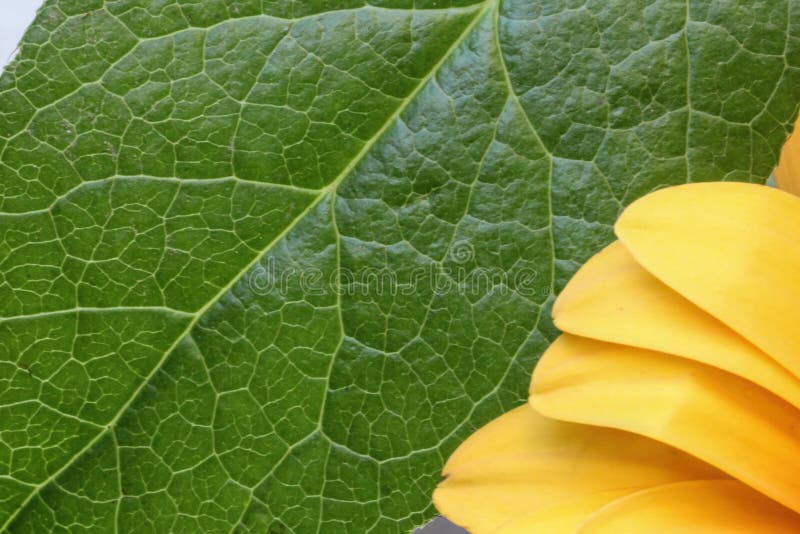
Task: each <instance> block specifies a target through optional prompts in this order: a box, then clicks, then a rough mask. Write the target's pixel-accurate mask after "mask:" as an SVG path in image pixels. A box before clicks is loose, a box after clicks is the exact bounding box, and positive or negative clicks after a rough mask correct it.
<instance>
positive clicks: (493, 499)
mask: <svg viewBox="0 0 800 534" xmlns="http://www.w3.org/2000/svg"><path fill="white" fill-rule="evenodd" d="M615 231H616V234H617V236H618V238H619V241H617V242H615V243H613V244H611V245H610V246H608V247H607V248H606V249H605V250H603V251H602V252H600V253H599V254H597V255H596V256H595V257H593V258H592V259H591V260H589V262H588V263H586V265H584V266H583V267H582V268H581V269H580V270H579V271H578V273H577V274H576V275H575V276H574V277H573V279H572V280H571V281H570V283H569V284H568V285H567V287H566V288H565V289H564V291H563V292H562V294H561V295H560V296H559V298H558V299H557V301H556V303H555V305H554V308H553V316H554V319H555V322H556V325H557V326H558V327H559V328H560V329H561V330H562V331H563V332H564V334H562V335H561V337H559V338H558V339H557V340H556V341H555V342H554V343H553V344H552V345H551V346H550V348H549V349H548V350H547V351H546V352H545V354H544V355H543V356H542V359H541V361H540V362H539V364H538V365H537V366H536V369H535V371H534V374H533V380H532V382H531V389H530V402H529V403H528V404H527V405H525V406H521V407H519V408H516V409H515V410H512V411H511V412H508V413H506V414H505V415H503V416H501V417H500V418H498V419H496V420H495V421H493V422H491V423H489V424H488V425H487V426H485V427H484V428H482V429H480V430H479V431H477V432H476V433H475V434H474V435H473V436H471V437H470V438H469V439H468V440H467V441H466V442H465V443H464V444H462V445H461V447H459V448H458V450H456V451H455V453H454V454H453V455H452V456H451V458H450V459H449V461H448V462H447V464H446V465H445V468H444V475H445V476H446V477H447V478H446V479H445V480H444V481H443V482H442V483H441V484H440V485H439V487H438V488H437V490H436V492H435V493H434V502H435V504H436V506H437V508H438V509H439V511H440V512H441V513H442V514H444V515H445V516H447V517H448V518H450V519H451V520H453V521H454V522H456V523H458V524H460V525H463V526H465V527H466V528H467V529H468V530H470V531H471V532H474V533H485V532H496V533H498V534H513V533H517V532H519V533H542V534H561V533H570V534H571V533H581V534H583V533H591V534H595V533H610V534H626V533H631V534H642V533H645V534H649V533H661V532H686V533H704V534H705V533H709V532H710V533H716V532H720V533H721V532H725V533H730V532H739V533H758V534H762V533H789V532H793V533H796V532H800V514H798V513H797V512H800V379H798V377H800V198H798V197H795V196H792V195H789V194H787V193H785V192H782V191H778V190H776V189H772V188H769V187H764V186H758V185H751V184H739V183H704V184H691V185H684V186H679V187H673V188H669V189H664V190H661V191H657V192H655V193H652V194H650V195H648V196H646V197H644V198H642V199H640V200H638V201H637V202H635V203H633V204H632V205H631V206H630V207H629V208H628V209H627V210H625V212H624V213H623V214H622V216H621V218H620V219H619V221H618V222H617V224H616V227H615Z"/></svg>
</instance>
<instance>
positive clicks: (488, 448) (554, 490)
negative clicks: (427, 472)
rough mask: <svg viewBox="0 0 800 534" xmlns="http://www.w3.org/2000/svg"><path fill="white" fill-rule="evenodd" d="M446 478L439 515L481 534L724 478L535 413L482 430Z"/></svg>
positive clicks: (651, 447)
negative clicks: (670, 486) (660, 488)
mask: <svg viewBox="0 0 800 534" xmlns="http://www.w3.org/2000/svg"><path fill="white" fill-rule="evenodd" d="M443 474H444V475H445V476H446V477H447V479H446V480H445V481H444V482H443V483H442V484H440V485H439V487H438V488H437V489H436V492H435V493H434V503H435V504H436V507H437V508H438V509H439V511H441V512H442V513H443V514H444V515H445V516H447V517H450V518H452V519H454V520H456V521H457V522H458V523H459V524H461V525H464V526H465V527H467V528H468V529H469V530H470V532H474V533H481V532H493V531H494V530H496V529H497V528H498V527H500V526H502V525H503V524H504V523H506V522H508V521H510V520H511V519H513V518H515V517H517V516H520V515H527V516H530V515H531V514H539V516H538V517H534V518H530V517H529V518H528V523H527V524H530V523H531V521H534V522H540V523H542V524H547V522H548V521H553V520H559V519H560V520H567V518H566V515H564V514H558V513H556V514H554V513H553V512H554V511H555V507H570V506H576V505H577V506H578V507H579V510H578V511H579V512H580V511H583V509H584V508H582V507H585V506H590V507H593V508H596V507H599V506H602V505H604V504H606V503H609V502H611V501H613V500H615V499H617V498H619V497H621V496H624V495H627V494H630V493H632V492H634V491H637V490H640V489H643V488H648V487H653V486H657V485H661V484H667V483H670V482H677V481H681V480H695V479H708V478H720V477H722V476H724V475H722V474H721V473H720V472H719V471H717V470H716V469H714V468H712V467H711V466H708V465H706V464H704V463H702V462H700V461H698V460H696V459H694V458H692V457H690V456H689V455H687V454H684V453H682V452H680V451H678V450H676V449H674V448H672V447H668V446H666V445H663V444H661V443H657V442H655V441H652V440H649V439H646V438H643V437H640V436H637V435H634V434H630V433H627V432H621V431H618V430H613V429H609V428H595V427H589V426H585V425H576V424H571V423H565V422H562V421H555V420H552V419H548V418H545V417H543V416H541V415H540V414H538V413H536V412H534V411H533V410H531V409H530V408H529V407H528V406H520V407H519V408H516V409H514V410H512V411H510V412H508V413H507V414H505V415H503V416H502V417H500V418H498V419H496V420H495V421H492V422H491V423H489V424H488V425H486V426H485V427H483V428H482V429H480V430H478V431H477V432H476V433H475V434H474V435H472V436H471V437H470V438H469V439H468V440H467V441H466V442H464V443H463V444H462V445H461V446H460V447H459V448H458V450H457V451H456V452H455V453H454V454H453V455H452V457H451V458H450V460H449V461H448V462H447V464H446V465H445V467H444V471H443ZM587 498H588V499H591V500H590V501H586V500H585V499H587ZM573 515H574V514H573ZM584 515H585V514H582V515H580V516H574V517H575V521H576V522H579V520H580V519H581V517H582V516H584ZM554 516H555V517H554ZM559 516H560V517H559ZM542 532H550V531H549V530H548V531H546V530H542ZM553 532H556V531H553Z"/></svg>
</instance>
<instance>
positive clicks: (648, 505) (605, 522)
mask: <svg viewBox="0 0 800 534" xmlns="http://www.w3.org/2000/svg"><path fill="white" fill-rule="evenodd" d="M528 532H529V533H530V532H537V531H533V530H529V531H528ZM644 532H670V533H673V534H679V533H685V534H696V533H698V532H702V533H703V534H731V533H735V532H738V533H742V534H745V533H758V534H792V533H796V532H797V515H796V514H794V513H793V512H791V511H789V510H787V509H786V508H783V507H781V506H780V505H778V504H776V503H775V502H773V501H770V500H769V499H767V498H766V497H764V496H763V495H760V494H758V493H757V492H755V491H753V490H752V489H750V488H748V487H747V486H745V485H744V484H741V483H739V482H736V481H732V480H703V481H692V482H679V483H676V484H667V485H664V486H659V487H656V488H651V489H646V490H642V491H640V492H637V493H634V494H632V495H630V496H628V497H625V498H623V499H619V500H617V501H615V502H613V503H611V504H609V505H608V506H605V507H603V508H602V509H600V510H598V511H596V512H595V513H594V514H592V515H591V516H589V518H588V519H587V520H586V521H585V522H584V523H583V524H582V525H580V527H579V528H578V529H577V531H576V534H642V533H644Z"/></svg>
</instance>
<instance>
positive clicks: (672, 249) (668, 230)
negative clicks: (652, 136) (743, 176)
mask: <svg viewBox="0 0 800 534" xmlns="http://www.w3.org/2000/svg"><path fill="white" fill-rule="evenodd" d="M616 232H617V235H618V236H619V238H620V240H621V241H622V242H623V243H624V245H625V247H626V248H627V249H628V250H629V251H630V252H631V254H632V255H633V257H634V258H635V259H636V261H637V262H638V263H639V264H640V265H641V266H642V267H644V268H645V269H647V270H648V271H649V272H650V273H651V274H653V275H655V276H656V277H657V278H658V279H660V280H661V281H662V282H664V283H665V284H666V285H668V286H669V287H671V288H672V289H673V290H675V291H677V292H678V293H680V294H681V295H683V296H684V297H686V298H687V299H689V300H690V301H692V302H693V303H695V304H696V305H697V306H699V307H700V308H702V309H703V310H705V311H707V312H708V313H710V314H711V315H713V316H714V317H716V318H717V319H719V320H720V321H722V322H723V323H725V324H727V325H728V326H730V327H731V328H732V329H734V330H735V331H737V332H738V333H739V334H741V335H742V336H744V337H745V338H746V339H748V340H749V341H751V342H752V343H753V344H755V345H756V346H758V347H759V348H761V349H762V350H764V351H765V352H766V353H768V354H769V355H770V356H772V357H773V358H774V359H775V360H777V361H778V362H779V363H781V364H782V365H783V366H784V367H786V368H787V369H789V370H790V371H791V372H792V373H793V374H794V375H795V376H800V328H798V316H799V315H798V306H800V304H799V303H800V244H799V243H800V241H799V239H800V198H798V197H794V196H792V195H789V194H787V193H784V192H781V191H778V190H777V189H773V188H771V187H764V186H758V185H751V184H741V183H722V182H719V183H703V184H690V185H684V186H679V187H672V188H668V189H663V190H661V191H657V192H655V193H652V194H650V195H647V196H646V197H643V198H641V199H639V200H638V201H636V202H634V203H633V204H632V205H631V206H630V207H629V208H628V209H627V210H625V212H624V213H623V214H622V216H621V217H620V219H619V221H618V222H617V225H616Z"/></svg>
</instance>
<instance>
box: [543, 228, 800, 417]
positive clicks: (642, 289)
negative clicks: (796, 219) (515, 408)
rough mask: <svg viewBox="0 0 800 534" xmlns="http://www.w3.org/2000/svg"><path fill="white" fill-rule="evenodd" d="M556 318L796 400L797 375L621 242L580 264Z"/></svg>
mask: <svg viewBox="0 0 800 534" xmlns="http://www.w3.org/2000/svg"><path fill="white" fill-rule="evenodd" d="M798 237H800V236H798ZM553 317H554V319H555V323H556V326H558V327H559V328H560V329H561V330H563V331H565V332H569V333H571V334H575V335H579V336H583V337H590V338H592V339H599V340H602V341H608V342H612V343H620V344H623V345H631V346H634V347H641V348H645V349H650V350H655V351H660V352H666V353H669V354H675V355H678V356H683V357H684V358H689V359H692V360H696V361H699V362H702V363H705V364H708V365H712V366H714V367H718V368H720V369H724V370H726V371H728V372H731V373H733V374H735V375H738V376H741V377H744V378H746V379H748V380H750V381H751V382H755V383H756V384H759V385H761V386H763V387H765V388H766V389H768V390H770V391H772V392H773V393H775V394H776V395H778V396H780V397H781V398H783V399H785V400H787V401H788V402H790V403H792V404H794V405H795V406H798V407H800V381H799V380H798V379H797V378H796V377H794V376H793V375H792V374H791V373H789V372H788V371H787V370H786V369H785V368H784V367H783V366H781V365H780V364H778V363H777V362H775V360H773V359H772V358H770V357H769V356H768V355H767V354H765V353H764V352H763V351H761V350H759V349H758V348H756V347H755V346H754V345H753V344H752V343H749V342H748V341H747V340H745V339H744V338H743V337H741V336H740V335H738V334H737V333H736V332H734V331H733V330H731V329H730V328H728V327H727V326H725V325H724V324H722V323H721V322H719V321H717V320H716V319H714V318H713V317H712V316H710V315H709V314H707V313H706V312H704V311H703V310H701V309H700V308H698V307H697V306H695V305H694V304H692V303H691V302H689V301H688V300H686V299H685V298H683V297H682V296H680V295H679V294H677V293H676V292H675V291H672V290H671V289H670V288H668V287H667V286H666V285H664V284H662V283H661V282H659V281H658V279H657V278H655V277H654V276H653V275H651V274H650V273H648V272H647V271H645V270H644V269H643V268H642V267H641V266H639V264H638V263H636V261H635V260H634V259H633V256H631V254H630V253H629V252H628V251H627V250H626V249H625V247H624V246H623V245H622V244H621V243H619V242H616V243H612V244H611V245H609V246H608V247H607V248H606V249H605V250H603V251H601V252H600V253H599V254H597V255H595V256H594V257H593V258H592V259H590V260H589V261H588V262H587V263H586V264H585V265H584V266H583V267H581V269H580V270H579V271H578V272H577V273H576V274H575V276H574V277H573V278H572V280H570V282H569V284H567V287H566V288H564V291H563V292H562V293H561V295H560V296H559V297H558V299H557V300H556V302H555V305H554V306H553Z"/></svg>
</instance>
